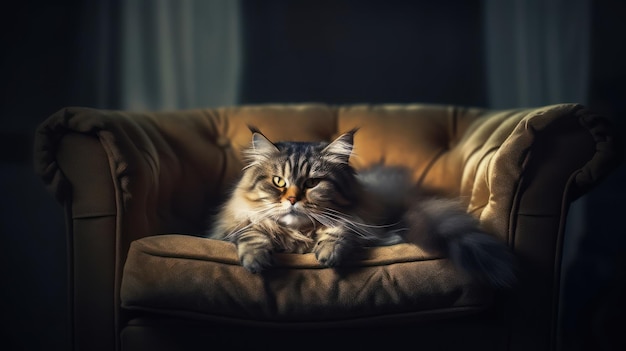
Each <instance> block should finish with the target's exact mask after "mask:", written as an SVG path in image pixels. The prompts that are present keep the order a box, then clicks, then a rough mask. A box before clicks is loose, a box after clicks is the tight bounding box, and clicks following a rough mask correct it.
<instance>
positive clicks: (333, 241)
mask: <svg viewBox="0 0 626 351" xmlns="http://www.w3.org/2000/svg"><path fill="white" fill-rule="evenodd" d="M252 131H253V136H252V145H251V147H250V148H248V149H247V150H245V152H244V156H245V160H246V167H245V168H244V169H243V173H242V178H241V180H240V181H239V182H238V183H237V185H236V187H235V188H234V190H233V192H232V194H231V196H230V197H229V199H228V200H227V202H226V203H225V204H224V206H223V207H222V209H221V212H220V213H219V214H218V216H217V218H216V220H215V224H214V226H213V228H212V229H211V231H210V232H209V237H210V238H214V239H221V240H227V241H231V242H233V243H235V244H236V245H237V250H238V254H239V259H240V261H241V263H242V265H243V266H244V267H245V268H246V269H248V270H249V271H251V272H253V273H256V272H260V271H262V270H264V269H266V268H268V267H270V266H271V265H272V253H274V252H291V253H307V252H314V253H315V256H316V258H317V259H318V261H319V262H320V263H322V264H325V265H327V266H336V265H339V264H341V263H342V262H343V261H344V260H345V259H346V257H347V256H348V255H349V254H350V253H351V252H352V251H354V250H355V249H358V248H359V247H364V246H378V245H391V244H395V243H399V242H402V241H406V240H409V241H411V242H414V243H417V244H419V245H421V246H423V247H424V248H426V249H430V250H434V251H437V252H442V253H443V254H448V255H449V256H450V258H451V259H452V261H453V262H454V263H456V264H457V265H458V266H459V268H461V269H463V270H465V271H467V272H469V273H471V274H474V275H476V276H477V277H479V278H484V279H485V281H487V282H488V283H490V284H491V285H493V286H498V287H504V286H509V285H511V284H512V282H513V281H514V280H515V276H514V272H513V265H512V262H513V260H512V256H511V255H510V253H509V251H508V250H507V248H506V246H505V245H503V244H502V243H500V242H499V241H498V240H496V239H495V238H493V237H491V236H489V235H488V234H486V233H483V232H482V231H481V230H480V229H479V227H478V223H477V221H476V220H474V219H473V218H472V217H471V216H469V215H468V214H467V213H465V212H464V211H463V210H462V209H461V207H460V206H459V205H458V204H456V203H455V202H453V201H451V200H443V199H432V198H421V197H420V196H419V194H418V193H417V192H416V189H415V186H414V185H413V184H412V182H411V180H410V177H409V176H408V173H407V172H406V171H405V170H402V169H399V168H390V167H382V166H378V167H373V168H371V169H369V170H366V171H363V172H360V173H359V174H356V172H355V171H354V169H353V168H352V167H351V166H350V165H349V158H350V155H351V153H352V146H353V135H354V133H355V130H353V131H350V132H348V133H345V134H343V135H341V136H340V137H338V138H337V139H336V140H334V141H333V142H331V143H325V142H312V143H310V142H278V143H272V142H271V141H269V140H268V139H267V138H266V137H265V136H263V134H261V133H260V132H259V131H258V130H255V129H252Z"/></svg>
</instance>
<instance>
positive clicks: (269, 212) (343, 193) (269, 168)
mask: <svg viewBox="0 0 626 351" xmlns="http://www.w3.org/2000/svg"><path fill="white" fill-rule="evenodd" d="M353 133H354V132H349V133H346V134H343V135H342V136H340V137H339V138H337V139H336V140H335V141H333V142H332V143H330V144H328V143H305V142H280V143H272V142H270V141H269V140H268V139H267V138H266V137H264V136H263V135H262V134H260V133H258V132H255V133H253V137H252V147H251V148H250V149H249V150H247V151H246V156H247V159H248V166H247V167H246V168H245V172H246V174H245V176H244V178H243V180H244V181H245V182H246V184H241V185H242V186H244V187H247V191H246V193H245V197H246V199H247V200H248V201H249V202H250V203H252V204H254V206H255V208H256V209H258V211H260V212H262V213H263V217H268V218H272V219H273V220H275V221H276V222H277V223H279V224H280V225H283V226H285V227H290V228H294V229H299V230H302V229H305V228H308V227H313V226H315V225H316V224H317V223H325V222H326V223H325V224H328V223H329V222H332V221H333V220H335V219H336V216H337V215H338V212H337V211H341V210H342V209H345V208H349V207H350V206H351V205H352V203H354V201H355V196H356V194H355V186H356V180H355V177H354V170H353V169H352V167H350V166H349V164H348V160H349V157H350V153H351V152H352V140H353Z"/></svg>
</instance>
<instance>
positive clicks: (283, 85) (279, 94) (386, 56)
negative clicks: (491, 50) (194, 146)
mask: <svg viewBox="0 0 626 351" xmlns="http://www.w3.org/2000/svg"><path fill="white" fill-rule="evenodd" d="M243 16H244V17H243V23H244V27H243V34H244V40H245V45H244V54H245V58H244V62H243V67H244V68H243V80H242V84H241V89H242V90H241V101H242V102H244V103H257V102H303V101H304V102H309V101H314V102H326V103H362V102H368V103H394V102H395V103H401V102H431V103H456V104H465V105H476V106H483V105H485V103H486V96H485V94H486V93H485V91H486V89H485V72H484V68H483V62H484V58H483V54H484V50H483V43H482V30H483V29H482V8H481V1H479V0H468V1H451V0H440V1H398V0H389V1H354V0H321V1H287V0H269V1H244V2H243ZM468 87H471V88H468Z"/></svg>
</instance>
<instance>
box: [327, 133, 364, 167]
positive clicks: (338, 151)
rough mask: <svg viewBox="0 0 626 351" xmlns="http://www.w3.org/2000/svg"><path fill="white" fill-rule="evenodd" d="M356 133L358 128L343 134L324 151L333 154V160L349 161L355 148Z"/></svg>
mask: <svg viewBox="0 0 626 351" xmlns="http://www.w3.org/2000/svg"><path fill="white" fill-rule="evenodd" d="M354 133H356V129H353V130H351V131H349V132H347V133H344V134H341V135H340V136H339V137H338V138H337V139H335V140H333V142H332V143H330V144H328V146H326V147H325V148H324V150H322V152H323V153H325V154H327V155H329V156H331V157H332V158H333V161H337V162H341V163H348V160H349V159H350V155H352V149H353V148H354Z"/></svg>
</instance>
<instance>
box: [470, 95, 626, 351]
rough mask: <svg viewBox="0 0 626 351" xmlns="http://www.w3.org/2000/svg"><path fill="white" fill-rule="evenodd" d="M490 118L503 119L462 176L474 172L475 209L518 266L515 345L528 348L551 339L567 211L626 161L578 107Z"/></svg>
mask: <svg viewBox="0 0 626 351" xmlns="http://www.w3.org/2000/svg"><path fill="white" fill-rule="evenodd" d="M485 118H489V119H496V120H497V119H499V118H503V120H502V123H501V124H500V125H499V126H498V127H497V128H496V129H495V131H494V132H493V133H492V134H491V135H490V136H489V137H488V138H487V139H486V140H485V141H484V145H485V147H483V148H482V153H480V152H479V153H478V154H477V155H476V159H477V160H479V161H476V162H469V163H467V164H466V167H470V169H466V171H465V173H467V174H473V176H472V177H470V178H471V179H472V180H473V181H472V182H468V184H469V186H468V189H471V194H472V195H471V197H472V200H471V201H470V204H471V206H472V205H473V206H474V208H471V206H470V208H471V209H472V210H473V211H475V212H476V213H478V214H479V217H480V221H481V223H482V225H483V226H485V227H486V228H487V229H488V230H490V231H492V232H494V233H498V234H499V235H503V236H504V239H505V240H506V241H507V242H508V243H509V245H510V246H511V248H512V249H513V250H514V252H515V253H516V256H517V257H518V259H519V261H520V267H521V280H522V284H520V287H519V288H518V289H517V290H516V291H515V296H516V302H515V303H512V304H511V305H512V306H515V308H514V310H513V311H510V313H512V314H514V315H515V316H516V317H515V318H513V321H514V322H513V327H512V331H513V334H512V340H513V342H512V344H517V345H520V347H521V349H523V348H524V345H534V344H541V343H545V342H546V341H547V342H550V341H549V340H552V342H553V341H554V337H555V333H556V326H557V321H558V306H559V286H560V280H561V253H562V247H563V240H564V233H565V223H566V218H567V212H568V209H569V205H570V204H571V202H572V201H574V200H575V199H576V198H578V197H580V196H581V195H583V194H584V193H586V192H587V191H588V190H590V189H591V188H592V187H593V186H594V185H595V184H597V183H598V182H599V181H600V180H601V179H602V178H604V177H605V176H606V175H608V174H609V173H610V171H612V170H613V169H614V168H615V167H617V165H619V163H621V162H622V158H623V155H622V150H621V148H620V145H619V144H618V138H617V137H618V136H615V135H614V132H613V129H612V128H611V125H610V122H609V121H608V120H607V119H605V118H603V117H601V116H598V115H595V114H593V113H592V112H591V111H589V110H588V109H586V108H584V107H583V106H580V105H575V104H561V105H553V106H546V107H542V108H537V109H521V110H509V111H490V112H487V115H486V116H485ZM511 122H513V124H512V125H511ZM509 129H510V130H509ZM502 138H503V139H502ZM497 139H500V140H501V141H502V142H501V143H500V141H499V140H497ZM485 196H487V198H486V199H483V200H481V198H483V197H485ZM540 340H543V341H540Z"/></svg>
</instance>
